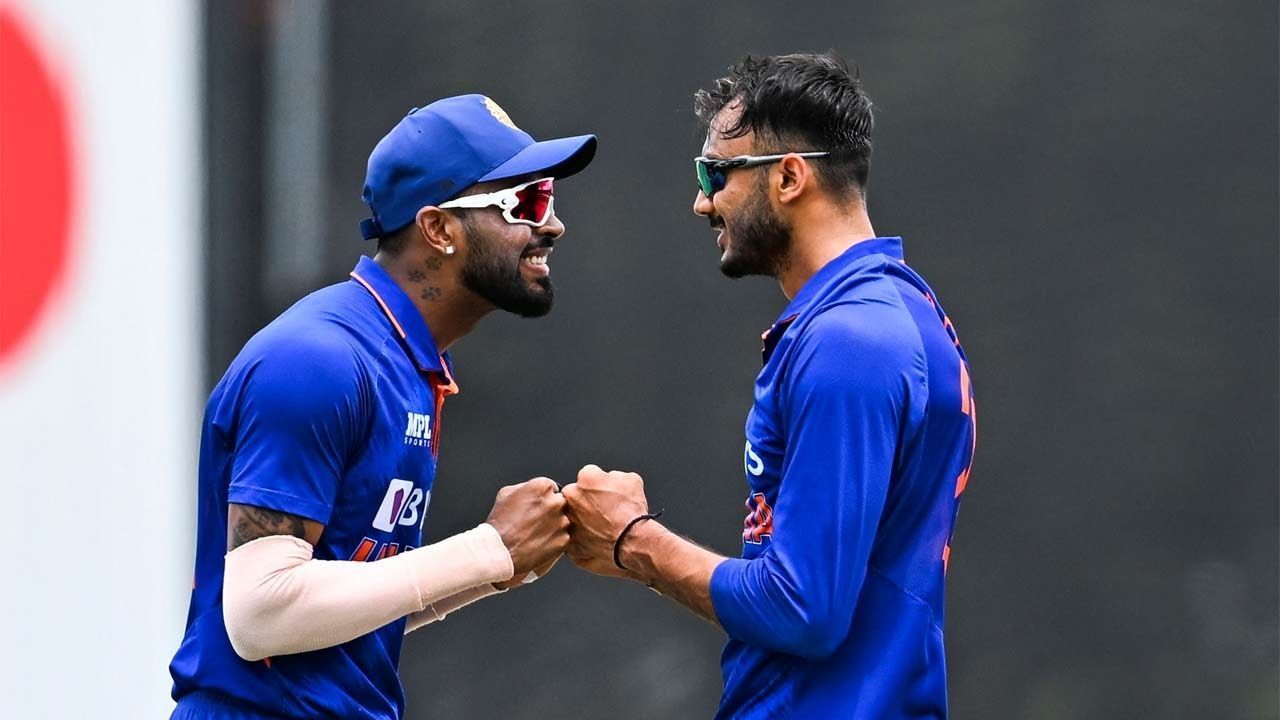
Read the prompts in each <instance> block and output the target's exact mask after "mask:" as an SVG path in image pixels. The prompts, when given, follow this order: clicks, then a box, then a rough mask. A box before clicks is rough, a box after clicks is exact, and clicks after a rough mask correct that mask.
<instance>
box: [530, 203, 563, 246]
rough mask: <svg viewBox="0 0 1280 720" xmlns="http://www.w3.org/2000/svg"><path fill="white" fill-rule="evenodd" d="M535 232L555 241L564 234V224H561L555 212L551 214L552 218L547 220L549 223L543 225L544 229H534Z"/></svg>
mask: <svg viewBox="0 0 1280 720" xmlns="http://www.w3.org/2000/svg"><path fill="white" fill-rule="evenodd" d="M534 232H536V233H537V234H539V235H542V236H544V237H549V238H551V239H552V240H555V239H556V238H558V237H560V236H561V235H563V234H564V223H562V222H560V216H559V215H556V213H555V211H554V210H553V211H552V212H551V217H549V218H547V221H546V222H545V223H543V224H542V227H537V228H534Z"/></svg>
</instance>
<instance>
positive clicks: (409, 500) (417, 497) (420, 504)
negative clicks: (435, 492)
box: [373, 479, 431, 532]
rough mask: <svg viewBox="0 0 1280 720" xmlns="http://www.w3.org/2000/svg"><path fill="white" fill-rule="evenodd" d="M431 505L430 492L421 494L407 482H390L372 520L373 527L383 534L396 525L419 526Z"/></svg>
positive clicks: (421, 492) (418, 489)
mask: <svg viewBox="0 0 1280 720" xmlns="http://www.w3.org/2000/svg"><path fill="white" fill-rule="evenodd" d="M430 505H431V492H430V491H427V492H425V493H424V492H423V491H422V488H416V487H414V486H413V483H412V482H410V481H408V480H399V479H396V480H392V481H391V485H389V486H388V487H387V494H386V495H385V496H383V498H382V505H380V506H378V514H377V515H375V516H374V518H373V527H374V528H375V529H377V530H382V531H383V532H391V531H392V530H395V529H396V526H397V525H418V526H421V524H422V519H423V517H424V516H425V515H426V513H427V507H428V506H430Z"/></svg>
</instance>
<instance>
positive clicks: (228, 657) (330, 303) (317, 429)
mask: <svg viewBox="0 0 1280 720" xmlns="http://www.w3.org/2000/svg"><path fill="white" fill-rule="evenodd" d="M451 370H452V368H451V367H450V365H449V363H448V360H447V358H445V357H443V356H441V355H440V353H438V352H437V351H436V346H435V343H434V342H433V340H432V338H431V334H430V332H429V331H428V330H427V325H426V323H425V322H424V320H423V318H422V315H421V313H419V312H418V310H417V308H416V307H415V306H414V305H413V302H412V301H411V300H410V299H409V297H408V296H406V295H405V294H404V292H403V291H401V290H400V288H399V286H397V285H396V283H395V282H394V281H393V280H392V279H391V278H390V277H389V276H388V275H387V274H386V273H385V272H383V270H382V269H381V268H379V267H378V266H377V265H376V264H375V263H374V262H373V261H371V260H369V259H368V258H362V259H361V260H360V263H359V264H358V265H357V266H356V269H355V270H354V271H353V272H352V273H351V279H350V280H348V281H347V282H345V283H341V284H338V285H333V286H330V287H327V288H324V289H322V290H319V291H316V292H314V293H312V294H311V295H308V296H307V297H305V298H303V299H302V300H301V301H299V302H298V303H297V304H296V305H294V306H293V307H291V308H289V310H287V311H285V313H284V314H282V315H281V316H280V317H278V318H276V319H275V320H274V321H272V323H271V324H269V325H267V327H265V328H263V329H262V330H261V331H260V332H259V333H258V334H257V335H255V336H254V337H253V338H252V339H251V340H249V342H248V343H247V344H246V345H245V346H244V349H243V350H241V351H240V354H239V355H238V356H237V357H236V359H235V360H234V361H233V362H232V363H231V367H230V368H228V370H227V373H226V375H225V376H223V378H222V381H221V382H219V383H218V385H217V387H216V388H214V391H213V394H212V395H211V396H210V397H209V404H208V406H207V407H206V409H205V415H204V426H203V431H202V433H201V438H200V486H199V498H198V513H199V515H198V520H197V537H196V568H195V585H194V587H193V589H192V592H191V606H190V611H189V614H188V617H187V630H186V636H185V638H184V639H183V641H182V645H181V647H179V648H178V652H177V654H176V655H175V656H174V658H173V662H172V664H171V665H170V666H169V670H170V673H171V674H172V675H173V679H174V686H173V696H174V699H176V700H181V699H182V698H183V697H184V696H186V695H188V694H190V693H197V692H198V693H199V697H200V698H210V697H212V698H217V697H223V698H227V699H228V700H229V701H230V702H229V703H228V704H229V705H234V706H235V707H237V708H239V710H238V712H241V713H242V714H243V713H245V712H248V713H253V712H257V713H260V714H261V715H262V716H265V717H273V718H277V717H280V718H315V717H341V718H399V717H401V716H402V715H403V713H404V693H403V690H402V689H401V686H400V679H399V675H398V673H397V666H398V663H399V659H400V645H401V642H402V640H403V635H404V625H405V621H404V620H403V619H401V620H398V621H396V622H393V623H391V624H389V625H387V626H385V627H382V628H379V629H378V630H375V631H373V632H371V633H369V634H367V635H364V636H361V637H358V638H356V639H354V640H352V641H350V642H346V643H343V644H341V645H338V646H336V647H331V648H325V649H323V650H317V651H314V652H307V653H299V654H295V655H285V656H281V657H275V658H268V659H266V660H263V661H259V662H248V661H245V660H242V659H241V658H240V657H239V656H237V655H236V654H235V651H234V650H232V648H231V643H230V641H229V640H228V639H227V630H226V626H225V625H224V623H223V619H222V579H223V557H224V555H225V554H226V550H227V505H228V503H238V504H243V505H255V506H258V507H263V508H269V509H272V510H278V511H282V512H286V513H290V514H293V515H298V516H301V517H304V518H309V519H311V520H315V521H316V522H319V523H323V524H324V526H325V529H324V533H323V534H322V535H321V537H320V541H319V544H318V545H317V546H316V548H315V557H316V558H317V559H321V560H355V561H361V562H374V561H377V560H379V559H381V558H384V557H389V556H392V555H395V554H397V553H400V552H404V551H406V550H409V549H412V548H413V547H414V546H417V545H419V544H421V538H422V523H423V519H424V518H425V517H426V513H427V506H428V505H429V503H430V501H431V490H432V486H433V483H434V481H435V472H436V462H435V458H436V451H437V449H438V446H439V441H440V411H441V408H442V407H443V403H444V398H445V396H446V395H449V394H452V393H453V392H456V390H457V387H456V386H455V385H454V384H453V381H452V379H451ZM193 701H194V698H193ZM240 716H242V715H237V717H240Z"/></svg>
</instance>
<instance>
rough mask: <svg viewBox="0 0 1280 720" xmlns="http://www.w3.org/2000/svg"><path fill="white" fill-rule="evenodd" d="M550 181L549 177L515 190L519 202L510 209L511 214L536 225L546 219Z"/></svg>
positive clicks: (548, 206)
mask: <svg viewBox="0 0 1280 720" xmlns="http://www.w3.org/2000/svg"><path fill="white" fill-rule="evenodd" d="M551 189H552V182H551V180H550V179H547V180H541V181H539V182H536V183H533V184H532V185H529V186H528V187H525V188H523V189H521V190H519V191H517V192H516V200H518V201H519V202H518V203H517V204H516V206H515V207H514V208H512V209H511V216H512V217H514V218H515V219H517V220H525V221H528V222H531V223H534V224H537V225H541V224H542V223H544V222H546V221H547V216H548V215H550V214H551V194H552V190H551Z"/></svg>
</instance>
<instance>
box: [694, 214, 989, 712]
mask: <svg viewBox="0 0 1280 720" xmlns="http://www.w3.org/2000/svg"><path fill="white" fill-rule="evenodd" d="M764 340H765V365H764V369H763V370H762V371H761V372H760V375H759V376H758V377H757V379H756V384H755V403H754V405H753V406H752V408H751V412H750V414H749V415H748V418H747V424H746V438H747V445H746V448H745V451H744V466H745V474H746V479H747V484H748V486H749V493H748V497H747V508H748V511H749V514H748V516H747V521H746V523H745V526H744V531H743V551H742V557H741V558H734V559H729V560H726V561H724V562H723V563H721V564H720V565H719V566H718V567H717V568H716V570H715V572H714V574H713V576H712V579H711V598H712V602H713V604H714V606H715V611H716V615H717V617H718V618H719V620H720V623H721V625H722V626H723V627H724V629H725V631H726V632H727V633H728V635H729V642H728V643H727V644H726V646H725V649H724V653H723V656H722V659H721V670H722V672H723V675H724V683H725V687H724V695H723V697H722V698H721V704H720V709H719V712H718V714H717V717H720V718H770V720H777V718H836V717H838V718H877V719H882V718H941V717H945V716H946V712H947V710H946V708H947V699H946V670H945V660H944V652H943V617H944V615H943V583H944V577H945V567H944V553H946V552H949V550H948V547H949V542H950V537H951V532H952V528H953V527H954V522H955V516H956V510H957V508H958V503H959V500H958V492H957V489H958V487H959V485H961V484H962V482H961V477H962V475H963V477H964V478H966V479H967V476H968V467H969V464H970V463H971V461H972V457H973V448H974V438H975V432H976V426H975V423H974V411H973V402H972V394H971V393H972V390H971V385H970V383H969V380H968V369H967V365H966V360H965V356H964V352H963V350H961V348H960V344H959V342H958V340H957V339H956V337H955V335H954V331H953V329H952V327H951V323H950V321H949V320H948V319H947V318H946V315H945V313H943V311H942V309H941V307H940V306H939V305H938V304H937V301H936V298H935V297H934V295H933V292H932V291H931V290H930V289H929V287H928V285H926V284H925V282H924V280H923V279H921V278H920V276H919V275H917V274H916V273H915V272H913V271H912V270H911V269H910V268H908V267H907V266H906V264H905V263H904V262H903V261H902V244H901V240H899V239H898V238H876V239H874V240H869V241H866V242H862V243H859V244H857V245H854V246H853V247H851V248H850V249H849V250H848V251H846V252H845V253H844V254H843V255H841V256H840V257H838V258H836V259H835V260H833V261H831V262H830V263H829V264H827V265H826V266H825V267H823V268H822V269H821V270H820V271H819V272H818V273H816V274H815V275H814V277H813V278H811V279H810V280H809V282H807V283H806V284H805V285H804V287H803V288H802V289H801V290H800V291H799V292H798V293H797V294H796V297H795V298H794V299H793V300H792V302H791V303H790V304H789V305H788V306H787V308H786V310H784V311H783V313H782V315H781V316H780V318H779V320H778V322H777V323H775V325H774V326H773V327H772V328H771V329H770V331H769V332H768V333H766V335H765V338H764Z"/></svg>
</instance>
